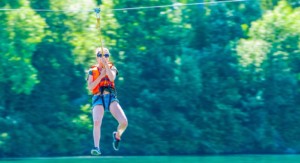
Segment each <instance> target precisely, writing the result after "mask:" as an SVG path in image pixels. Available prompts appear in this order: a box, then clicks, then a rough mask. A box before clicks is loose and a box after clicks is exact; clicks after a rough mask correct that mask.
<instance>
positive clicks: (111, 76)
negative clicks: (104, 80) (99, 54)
mask: <svg viewBox="0 0 300 163" xmlns="http://www.w3.org/2000/svg"><path fill="white" fill-rule="evenodd" d="M102 62H103V65H104V67H105V70H106V75H107V76H108V79H109V80H110V81H112V82H113V81H114V80H115V78H116V74H117V70H116V69H115V68H114V69H110V68H109V65H108V63H107V62H106V61H105V60H104V59H103V60H102Z"/></svg>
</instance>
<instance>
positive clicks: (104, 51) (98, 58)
mask: <svg viewBox="0 0 300 163" xmlns="http://www.w3.org/2000/svg"><path fill="white" fill-rule="evenodd" d="M109 57H110V54H109V51H108V49H106V48H103V54H102V49H101V48H99V49H98V51H97V54H96V58H97V61H98V63H101V59H102V58H104V59H105V61H106V62H108V61H109Z"/></svg>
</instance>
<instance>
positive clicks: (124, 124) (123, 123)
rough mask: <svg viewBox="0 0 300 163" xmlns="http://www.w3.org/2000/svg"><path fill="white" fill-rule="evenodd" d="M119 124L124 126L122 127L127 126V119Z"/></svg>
mask: <svg viewBox="0 0 300 163" xmlns="http://www.w3.org/2000/svg"><path fill="white" fill-rule="evenodd" d="M120 125H122V126H124V127H127V126H128V121H127V119H125V120H123V121H121V122H120Z"/></svg>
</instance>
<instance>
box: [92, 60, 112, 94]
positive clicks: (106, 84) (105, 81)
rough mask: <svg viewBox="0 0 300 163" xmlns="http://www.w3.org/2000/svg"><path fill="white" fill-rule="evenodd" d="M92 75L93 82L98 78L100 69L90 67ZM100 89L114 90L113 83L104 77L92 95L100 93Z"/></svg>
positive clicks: (110, 65)
mask: <svg viewBox="0 0 300 163" xmlns="http://www.w3.org/2000/svg"><path fill="white" fill-rule="evenodd" d="M112 66H113V64H109V67H110V68H112ZM91 71H92V75H93V81H95V80H96V79H97V78H98V76H100V69H99V68H98V67H97V66H92V67H91ZM101 87H111V88H113V89H114V88H115V82H113V81H110V80H109V78H108V76H107V75H106V76H105V77H103V78H102V79H101V81H100V83H99V84H98V85H97V86H96V87H95V88H94V89H93V91H92V93H93V94H97V93H99V92H100V88H101Z"/></svg>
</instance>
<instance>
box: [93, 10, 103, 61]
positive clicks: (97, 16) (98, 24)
mask: <svg viewBox="0 0 300 163" xmlns="http://www.w3.org/2000/svg"><path fill="white" fill-rule="evenodd" d="M94 11H95V13H96V19H97V24H96V28H97V29H99V36H100V47H101V53H102V56H104V50H103V43H102V34H101V18H100V12H101V10H100V8H95V9H94Z"/></svg>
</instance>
